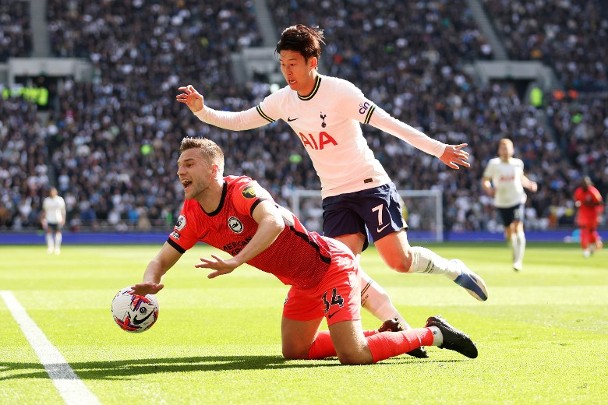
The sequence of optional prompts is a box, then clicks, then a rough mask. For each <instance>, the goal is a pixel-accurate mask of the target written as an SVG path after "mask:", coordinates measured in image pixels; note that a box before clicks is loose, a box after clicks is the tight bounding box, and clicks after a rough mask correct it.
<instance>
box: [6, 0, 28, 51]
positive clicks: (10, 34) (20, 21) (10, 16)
mask: <svg viewBox="0 0 608 405" xmlns="http://www.w3.org/2000/svg"><path fill="white" fill-rule="evenodd" d="M31 52H32V31H31V26H30V13H29V4H28V3H27V2H25V1H12V0H0V62H6V61H7V59H8V58H11V57H27V56H29V55H30V53H31Z"/></svg>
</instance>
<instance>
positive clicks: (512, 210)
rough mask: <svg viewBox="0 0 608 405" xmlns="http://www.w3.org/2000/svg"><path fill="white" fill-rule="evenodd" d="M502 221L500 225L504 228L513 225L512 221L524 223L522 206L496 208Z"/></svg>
mask: <svg viewBox="0 0 608 405" xmlns="http://www.w3.org/2000/svg"><path fill="white" fill-rule="evenodd" d="M497 209H498V213H499V214H500V219H502V225H503V226H504V227H505V228H506V227H508V226H509V225H511V224H512V223H513V221H519V222H524V205H523V204H517V205H514V206H512V207H508V208H497Z"/></svg>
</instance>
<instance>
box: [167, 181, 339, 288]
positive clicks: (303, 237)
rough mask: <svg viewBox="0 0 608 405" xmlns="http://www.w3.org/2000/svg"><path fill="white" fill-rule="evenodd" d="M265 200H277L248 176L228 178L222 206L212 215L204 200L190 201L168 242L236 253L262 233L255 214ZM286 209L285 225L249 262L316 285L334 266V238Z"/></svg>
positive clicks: (300, 283) (307, 285) (306, 285)
mask: <svg viewBox="0 0 608 405" xmlns="http://www.w3.org/2000/svg"><path fill="white" fill-rule="evenodd" d="M264 200H271V201H272V197H271V195H270V193H268V191H266V190H265V189H263V188H262V187H261V186H259V184H258V183H257V182H256V181H254V180H252V179H250V178H249V177H246V176H240V177H237V176H226V177H224V190H223V193H222V199H221V201H220V205H219V207H218V208H217V210H215V211H214V212H210V213H207V212H205V211H203V209H202V207H201V206H200V204H199V203H198V201H196V200H186V201H185V202H184V205H183V207H182V211H181V213H180V216H179V218H178V220H177V223H176V225H175V227H174V229H173V232H172V233H171V234H170V235H169V239H168V242H169V244H171V246H173V247H174V248H175V249H177V250H178V251H179V252H181V253H184V252H185V251H186V250H188V249H190V248H191V247H193V246H194V245H195V244H196V243H197V242H204V243H207V244H209V245H211V246H214V247H216V248H218V249H221V250H223V251H224V252H226V253H229V254H230V255H232V256H234V255H236V254H238V253H239V252H240V251H241V250H242V249H243V247H245V246H246V245H247V243H249V241H250V240H251V238H252V237H253V235H254V234H255V232H256V231H257V229H258V224H257V222H255V220H254V219H253V217H252V216H251V213H252V212H253V210H254V208H255V207H256V206H257V204H259V203H260V202H261V201H264ZM282 210H283V212H284V214H283V217H284V219H285V229H283V231H282V232H281V233H280V234H279V236H278V238H277V239H276V240H275V241H274V242H273V243H272V245H270V246H269V247H268V248H267V249H266V250H264V251H263V252H261V253H260V254H259V255H257V256H256V257H254V258H253V259H251V260H250V261H249V262H248V264H250V265H252V266H254V267H257V268H258V269H260V270H262V271H265V272H267V273H271V274H274V275H275V276H276V277H277V278H278V279H279V280H281V281H282V282H283V283H284V284H288V285H294V286H297V287H299V288H311V287H314V286H316V285H317V284H318V283H319V282H320V281H321V279H322V278H323V276H324V275H325V273H326V272H327V269H328V268H329V265H330V262H331V254H330V253H329V245H328V243H330V242H329V241H328V240H326V239H325V238H324V237H323V236H321V235H319V234H318V233H316V232H309V231H308V230H307V229H306V228H304V226H303V225H302V224H301V223H300V221H299V220H298V218H296V217H295V216H294V215H293V214H292V213H291V212H290V211H288V210H287V209H284V208H282Z"/></svg>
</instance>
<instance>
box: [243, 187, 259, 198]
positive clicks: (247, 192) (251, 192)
mask: <svg viewBox="0 0 608 405" xmlns="http://www.w3.org/2000/svg"><path fill="white" fill-rule="evenodd" d="M242 194H243V197H245V198H254V197H255V195H256V194H255V187H254V186H247V187H245V188H244V189H243V191H242Z"/></svg>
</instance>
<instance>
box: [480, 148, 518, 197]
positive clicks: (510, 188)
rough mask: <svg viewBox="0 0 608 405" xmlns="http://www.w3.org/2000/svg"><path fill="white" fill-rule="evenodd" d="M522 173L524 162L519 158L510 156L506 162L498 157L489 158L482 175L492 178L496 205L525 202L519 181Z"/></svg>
mask: <svg viewBox="0 0 608 405" xmlns="http://www.w3.org/2000/svg"><path fill="white" fill-rule="evenodd" d="M523 174H524V162H523V161H522V160H521V159H516V158H510V159H509V161H508V162H503V161H502V160H500V158H498V157H495V158H493V159H490V161H489V162H488V165H487V166H486V169H485V171H484V172H483V177H484V178H490V179H492V185H493V186H494V190H495V194H494V205H495V206H496V207H498V208H508V207H513V206H515V205H517V204H521V203H524V202H526V193H525V191H524V187H523V186H522V182H521V179H522V176H523Z"/></svg>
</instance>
